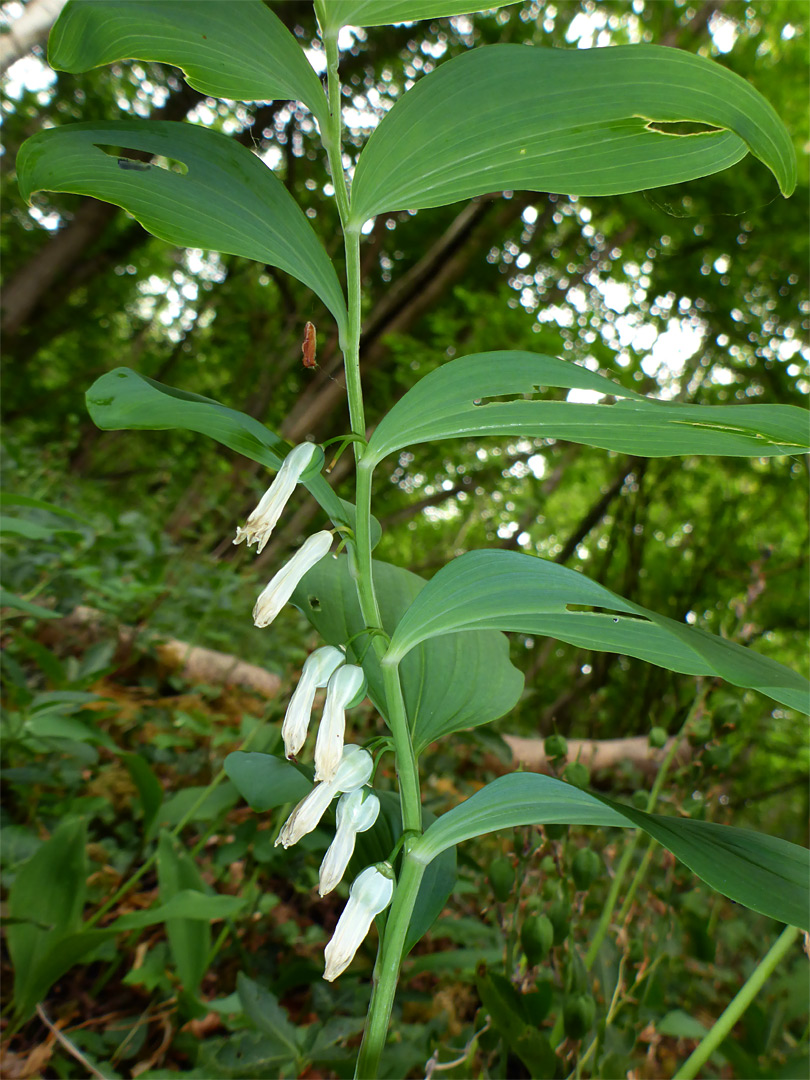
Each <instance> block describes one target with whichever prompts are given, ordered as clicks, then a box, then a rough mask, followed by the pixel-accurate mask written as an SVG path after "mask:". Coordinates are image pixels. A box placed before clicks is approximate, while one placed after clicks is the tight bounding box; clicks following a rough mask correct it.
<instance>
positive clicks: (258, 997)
mask: <svg viewBox="0 0 810 1080" xmlns="http://www.w3.org/2000/svg"><path fill="white" fill-rule="evenodd" d="M236 992H237V993H238V995H239V1000H240V1002H241V1003H242V1008H243V1009H244V1011H245V1015H246V1016H247V1017H248V1018H249V1019H250V1020H252V1021H253V1023H254V1024H255V1025H256V1028H257V1029H258V1030H259V1031H261V1032H262V1034H263V1035H268V1036H270V1037H271V1038H273V1039H275V1040H276V1041H277V1042H278V1043H279V1044H280V1048H281V1049H282V1050H284V1051H286V1052H287V1054H289V1056H290V1058H291V1059H292V1060H293V1061H295V1062H296V1063H298V1058H299V1056H300V1039H299V1034H298V1028H297V1027H296V1026H295V1025H294V1024H291V1023H290V1020H289V1018H288V1016H287V1013H286V1011H285V1010H284V1009H282V1007H281V1006H280V1005H279V1003H278V998H277V997H276V995H275V994H271V993H270V991H269V990H265V988H264V987H263V986H260V985H259V984H258V983H256V982H254V981H253V980H252V979H249V978H248V977H247V975H245V974H244V972H242V971H240V972H239V973H238V975H237V976H236ZM301 1030H302V1031H303V1030H305V1029H303V1028H302V1029H301ZM298 1071H299V1069H298V1068H296V1069H295V1072H296V1073H297V1072H298Z"/></svg>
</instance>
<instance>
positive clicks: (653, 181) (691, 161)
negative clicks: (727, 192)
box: [351, 45, 796, 228]
mask: <svg viewBox="0 0 810 1080" xmlns="http://www.w3.org/2000/svg"><path fill="white" fill-rule="evenodd" d="M681 121H688V122H691V124H693V125H694V127H695V131H694V133H692V134H687V135H683V134H674V133H672V132H671V131H667V130H666V129H664V130H660V129H659V128H658V127H656V125H659V126H660V125H666V124H672V123H677V122H681ZM705 126H708V127H709V128H710V129H711V130H703V129H704V128H705ZM749 151H750V152H751V153H752V154H754V156H755V157H758V158H759V159H760V160H761V161H763V162H764V163H765V164H766V165H767V166H768V168H769V169H770V170H771V172H772V173H773V174H774V175H775V176H776V179H777V180H778V182H779V187H780V188H781V190H782V193H783V194H784V195H785V196H787V195H789V194H790V193H791V192H792V191H793V189H794V187H795V186H796V159H795V153H794V150H793V144H792V142H791V140H790V136H789V135H788V132H787V131H786V129H785V127H784V125H783V124H782V122H781V120H780V119H779V117H778V116H777V115H776V113H775V112H774V110H773V109H772V108H771V106H770V105H769V104H768V102H767V101H766V100H765V98H763V97H762V95H761V94H759V93H758V92H757V91H756V90H754V88H753V87H752V86H751V85H750V83H748V82H746V81H745V79H743V78H741V77H740V76H739V75H735V74H734V73H733V72H731V71H729V70H727V69H726V68H724V67H722V66H721V65H720V64H717V63H715V62H714V61H711V60H707V59H704V58H703V57H700V56H693V55H691V54H690V53H686V52H681V51H680V50H678V49H672V48H665V47H662V46H659V45H620V46H614V47H611V48H605V49H546V48H542V47H535V46H531V45H489V46H486V47H484V48H480V49H471V50H470V51H469V52H466V53H463V54H462V55H461V56H457V57H454V58H453V59H452V60H448V61H447V62H446V63H444V64H442V65H441V66H440V67H439V68H437V69H436V71H433V72H431V73H430V74H429V75H426V76H424V78H422V79H420V80H419V81H418V82H417V83H416V85H415V86H414V87H413V89H412V90H409V91H408V92H407V93H406V94H404V95H403V96H402V97H401V98H400V100H399V101H398V102H397V103H396V104H395V105H394V107H393V108H392V109H391V110H390V112H388V113H387V114H386V115H385V116H384V117H383V119H382V121H381V122H380V124H379V126H378V127H377V128H376V130H375V131H374V132H373V134H372V135H371V138H370V139H369V141H368V143H367V144H366V146H365V147H364V149H363V151H362V153H361V154H360V159H359V161H358V163H357V170H356V173H355V177H354V182H353V184H352V209H351V225H352V227H354V228H360V226H361V225H362V224H363V222H364V221H366V220H367V219H368V218H371V217H374V216H375V215H376V214H379V213H382V212H383V211H390V210H409V209H410V210H415V209H420V208H421V207H428V206H443V205H445V204H447V203H452V202H457V201H458V200H459V199H469V198H472V197H473V196H474V195H481V194H483V193H484V192H488V191H503V190H506V189H508V190H521V191H551V192H558V193H560V194H572V193H576V194H578V195H618V194H621V193H623V192H628V191H641V190H644V189H645V188H654V187H661V186H662V185H665V184H674V183H678V182H680V181H683V180H692V179H694V178H696V177H698V176H707V175H709V174H711V173H716V172H720V171H721V170H722V169H727V168H728V167H729V166H730V165H733V164H735V162H737V161H740V159H741V158H743V157H745V155H746V153H748V152H749Z"/></svg>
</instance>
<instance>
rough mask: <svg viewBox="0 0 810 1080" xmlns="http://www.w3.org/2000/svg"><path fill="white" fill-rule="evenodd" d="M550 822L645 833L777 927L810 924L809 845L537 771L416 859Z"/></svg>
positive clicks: (487, 793) (488, 790)
mask: <svg viewBox="0 0 810 1080" xmlns="http://www.w3.org/2000/svg"><path fill="white" fill-rule="evenodd" d="M546 823H563V824H569V825H608V826H624V827H627V826H630V827H633V828H641V829H643V830H644V831H645V832H646V833H648V834H649V835H650V836H653V837H654V838H655V839H656V840H658V842H659V843H661V844H663V846H664V847H666V848H667V849H668V850H669V851H671V852H672V853H673V855H675V856H676V857H677V858H678V859H680V860H681V862H683V863H685V864H686V865H687V866H688V867H689V868H690V869H691V870H693V871H694V873H696V874H697V875H698V877H699V878H701V879H702V880H703V881H705V882H706V883H707V884H708V885H711V886H712V888H713V889H716V890H717V891H718V892H721V893H723V895H724V896H728V897H730V898H731V899H732V900H736V901H737V903H740V904H744V905H745V906H746V907H749V908H751V909H753V910H754V911H759V912H761V913H762V914H763V915H769V916H770V917H771V918H772V919H778V920H779V921H780V922H786V923H789V924H790V925H792V926H799V927H802V928H804V929H807V928H808V927H810V851H807V850H806V849H805V848H802V847H799V846H798V845H797V844H790V843H788V842H787V841H786V840H780V839H778V838H777V837H773V836H766V835H764V834H763V833H756V832H752V831H751V830H750V829H734V828H731V827H730V826H728V825H715V824H713V823H711V822H707V821H692V820H690V819H688V818H673V817H663V816H661V815H659V814H647V813H645V812H644V811H642V810H636V809H635V808H634V807H631V806H625V805H624V804H623V803H618V802H614V801H613V800H612V799H607V798H605V797H604V796H602V795H597V794H595V793H593V792H589V791H585V790H583V789H582V788H577V787H574V786H573V785H571V784H566V783H564V782H563V781H562V780H556V779H554V778H553V777H550V776H541V775H539V774H536V773H512V774H511V775H510V776H502V777H499V778H498V779H497V780H494V781H493V782H492V783H491V784H487V785H486V787H484V788H482V789H481V790H480V791H477V792H476V793H475V794H474V795H472V796H471V797H470V798H469V799H467V801H466V802H463V803H460V804H459V805H458V806H455V807H453V809H452V810H450V811H448V812H447V813H446V814H443V815H442V816H441V817H440V818H439V819H438V820H437V821H436V822H435V823H434V824H433V825H431V826H430V828H428V829H427V831H426V832H425V833H424V835H423V836H422V837H421V838H420V839H419V840H418V841H417V842H416V844H415V846H414V847H413V848H412V849H411V854H412V857H414V858H416V859H418V860H419V861H420V862H423V863H428V862H429V861H430V860H431V859H432V858H435V856H436V855H438V854H440V853H441V852H442V851H445V850H446V849H447V848H448V847H449V846H450V845H453V844H458V843H461V842H462V841H463V840H469V839H470V838H471V837H473V836H481V835H482V834H483V833H487V832H493V831H494V830H496V829H505V828H514V827H515V826H518V825H540V824H546Z"/></svg>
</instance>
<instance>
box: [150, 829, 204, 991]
mask: <svg viewBox="0 0 810 1080" xmlns="http://www.w3.org/2000/svg"><path fill="white" fill-rule="evenodd" d="M157 873H158V889H159V895H160V902H161V904H167V903H169V901H171V900H173V899H174V898H175V897H176V896H177V894H178V893H180V892H183V891H184V890H191V891H193V892H198V893H202V894H204V893H205V886H204V885H203V882H202V878H201V877H200V872H199V870H198V869H197V866H196V864H195V863H194V860H193V859H192V858H191V856H190V855H189V854H188V853H187V852H186V851H182V850H180V848H178V847H177V846H176V845H175V842H174V841H173V840H172V838H171V837H170V836H169V834H168V833H166V832H162V833H161V834H160V839H159V841H158V857H157ZM166 937H167V938H168V939H169V948H170V949H171V954H172V959H173V960H174V964H175V967H176V968H177V974H178V975H179V976H180V982H181V983H182V984H183V989H184V990H186V991H187V992H188V993H189V994H196V993H197V989H198V987H199V985H200V981H201V979H202V977H203V975H204V974H205V971H206V968H207V967H208V953H209V952H210V950H211V927H210V926H209V925H208V923H207V922H200V921H199V920H198V919H191V918H189V917H188V916H187V915H178V916H177V917H172V918H170V919H167V920H166Z"/></svg>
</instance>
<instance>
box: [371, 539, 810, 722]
mask: <svg viewBox="0 0 810 1080" xmlns="http://www.w3.org/2000/svg"><path fill="white" fill-rule="evenodd" d="M582 608H590V609H592V610H587V611H585V610H581V609H582ZM577 609H579V610H577ZM460 630H475V631H479V630H513V631H516V632H518V633H524V634H543V635H546V636H548V637H554V638H558V639H559V640H560V641H567V642H568V643H569V644H571V645H578V646H580V647H581V648H584V649H595V650H596V651H597V652H612V653H620V654H621V653H624V654H626V655H628V656H636V657H639V658H640V659H642V660H646V661H647V662H648V663H651V664H657V665H658V666H659V667H664V668H668V669H669V670H670V671H679V672H683V673H685V674H688V675H713V676H719V677H720V678H722V679H725V680H726V681H727V682H730V683H733V684H734V685H735V686H742V687H749V688H751V689H754V690H759V691H760V692H761V693H763V694H766V695H767V696H768V697H770V698H773V699H774V700H775V701H779V702H781V703H782V704H783V705H788V706H789V707H790V708H793V709H798V710H799V711H800V712H805V713H806V712H810V707H809V706H810V685H808V683H807V680H806V679H804V678H802V676H801V675H798V674H797V673H796V672H794V671H791V670H790V669H789V668H786V667H784V666H783V665H782V664H779V663H777V662H776V661H775V660H771V659H770V658H769V657H767V656H763V655H761V654H760V653H758V652H755V651H754V650H753V649H746V648H743V647H742V646H741V645H736V644H735V643H734V642H732V641H727V640H726V639H725V638H720V637H716V636H715V635H713V634H708V633H706V631H705V630H701V629H700V628H699V627H696V626H687V625H686V624H685V623H679V622H676V621H675V620H674V619H669V618H667V617H666V616H664V615H658V614H656V613H655V612H654V611H650V610H648V609H647V608H645V607H642V606H641V605H640V604H635V603H633V602H632V601H630V600H625V599H623V597H621V596H619V595H618V594H617V593H614V592H611V590H610V589H606V588H605V587H604V586H603V585H599V584H598V583H597V582H595V581H591V580H590V578H587V577H586V576H585V575H584V574H580V573H577V571H575V570H569V569H568V568H567V567H564V566H559V565H558V564H557V563H553V562H548V561H547V560H545V559H540V558H537V557H535V556H533V555H523V554H521V553H519V552H516V551H470V552H467V554H465V555H461V556H459V558H457V559H454V560H453V561H452V562H450V563H448V564H447V566H444V567H442V569H441V570H439V572H438V573H437V574H436V576H435V577H434V578H432V580H431V581H429V582H428V584H427V585H426V586H425V587H424V589H422V591H421V592H420V593H419V595H418V596H416V597H415V599H414V601H413V603H412V604H411V606H410V607H409V608H408V610H407V611H406V612H405V613H404V614H403V616H402V618H401V619H400V620H399V623H398V625H397V628H396V630H395V631H394V634H393V636H392V639H391V645H390V647H389V650H388V654H387V656H388V660H389V661H390V662H391V663H396V662H399V661H401V660H402V659H403V658H404V657H406V656H407V655H408V653H409V652H410V651H411V650H412V649H413V648H415V647H416V646H418V645H420V644H421V643H422V642H425V641H426V640H428V639H433V638H434V637H436V636H440V635H443V634H450V633H456V632H457V631H460ZM440 640H441V638H440Z"/></svg>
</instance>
